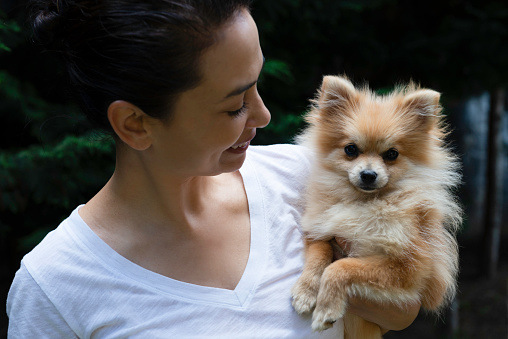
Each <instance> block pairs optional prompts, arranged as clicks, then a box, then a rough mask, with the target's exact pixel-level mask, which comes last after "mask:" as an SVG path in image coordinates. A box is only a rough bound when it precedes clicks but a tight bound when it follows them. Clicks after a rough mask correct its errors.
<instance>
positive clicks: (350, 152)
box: [344, 144, 358, 157]
mask: <svg viewBox="0 0 508 339" xmlns="http://www.w3.org/2000/svg"><path fill="white" fill-rule="evenodd" d="M344 152H345V153H346V155H347V156H349V157H356V156H358V147H356V145H355V144H349V145H347V146H346V147H344Z"/></svg>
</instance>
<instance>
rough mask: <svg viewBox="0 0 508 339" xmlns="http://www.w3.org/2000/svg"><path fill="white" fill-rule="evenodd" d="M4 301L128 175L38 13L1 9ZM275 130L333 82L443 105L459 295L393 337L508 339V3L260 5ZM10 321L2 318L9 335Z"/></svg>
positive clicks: (7, 5) (275, 136)
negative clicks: (459, 218)
mask: <svg viewBox="0 0 508 339" xmlns="http://www.w3.org/2000/svg"><path fill="white" fill-rule="evenodd" d="M0 4H1V6H0V118H1V123H2V126H3V128H2V132H1V133H0V258H1V261H0V300H1V301H2V305H4V303H3V302H4V301H5V298H6V296H7V291H8V288H9V286H10V283H11V281H12V279H13V276H14V273H15V272H16V270H17V269H18V267H19V261H20V260H21V258H22V256H23V255H24V254H25V253H27V252H28V251H30V250H31V249H32V248H33V247H34V246H35V245H36V244H37V243H38V242H39V241H40V240H41V239H42V238H43V237H44V235H45V234H46V233H47V232H48V231H50V230H52V229H53V228H55V227H56V226H57V225H58V224H59V222H60V221H61V220H63V219H64V218H65V217H67V216H68V215H69V213H70V212H71V211H72V209H74V207H75V206H77V205H78V204H81V203H85V202H86V201H87V200H88V199H89V198H91V197H92V196H93V195H94V194H95V193H96V192H97V191H98V190H99V189H100V188H101V187H102V186H103V185H104V184H105V182H106V181H107V180H108V179H109V176H110V175H111V173H112V171H113V168H114V147H113V142H112V140H111V139H110V138H109V137H107V136H104V135H101V134H100V133H97V132H94V131H93V130H91V129H90V126H89V125H88V124H87V123H86V122H85V121H84V120H83V118H82V117H81V115H80V114H79V110H78V108H77V107H76V106H75V105H74V104H73V103H71V102H70V100H69V99H68V95H67V87H68V86H67V84H66V80H65V77H63V76H62V67H61V65H60V64H59V63H58V62H57V61H56V60H55V59H53V56H52V55H50V54H49V53H41V51H40V49H39V48H38V47H37V46H35V45H34V44H33V43H32V42H31V37H30V30H29V26H28V25H27V23H26V18H25V15H26V13H25V1H19V0H16V1H14V0H1V2H0ZM253 16H254V18H255V19H256V21H257V24H258V28H259V31H260V37H261V44H262V47H263V52H264V55H265V57H266V66H265V69H264V71H263V73H262V77H261V82H260V84H259V90H260V92H261V95H262V97H263V99H264V101H265V103H266V105H267V107H268V108H269V109H270V111H271V112H272V123H271V124H270V125H269V127H267V128H266V129H265V130H264V131H262V132H260V133H259V134H258V137H257V138H256V142H257V143H260V144H270V143H279V142H291V141H292V138H293V136H294V135H295V134H296V133H297V132H298V131H299V130H300V129H301V128H302V127H303V123H302V119H301V115H302V114H303V113H304V112H305V111H306V110H307V108H308V105H309V99H310V98H312V97H313V96H314V93H315V91H316V89H317V88H318V86H319V85H320V82H321V79H322V76H323V75H325V74H347V75H348V76H349V77H350V78H351V79H352V80H353V82H355V83H357V84H364V83H368V84H369V86H370V87H371V88H372V89H375V90H378V91H379V92H381V93H383V92H386V91H389V90H390V89H391V88H393V86H394V85H396V84H400V83H406V82H408V81H409V80H411V79H412V80H414V81H416V82H418V83H420V84H421V85H422V86H424V87H429V88H432V89H435V90H437V91H439V92H441V93H442V104H443V106H444V108H445V110H444V112H445V114H446V115H447V117H448V121H449V123H450V124H451V126H452V127H453V133H452V134H451V136H450V143H451V144H452V145H453V146H454V147H455V149H456V151H457V152H458V153H459V154H460V156H461V158H462V161H463V174H464V184H463V186H462V187H461V189H460V192H459V196H460V198H461V201H462V203H463V205H464V207H465V210H466V219H465V221H464V225H463V228H462V231H461V233H460V235H459V241H460V246H461V275H460V281H459V294H458V296H457V299H456V300H455V302H454V304H453V305H452V307H450V309H449V310H447V312H445V313H444V314H443V315H442V316H441V317H439V318H438V317H436V316H433V315H429V314H425V313H424V312H422V313H421V314H420V315H419V317H418V319H417V320H416V321H415V323H414V324H413V325H412V326H411V327H409V328H408V329H406V330H404V331H401V332H393V333H389V334H387V335H386V338H489V339H490V338H507V337H508V312H507V302H508V298H507V289H508V280H507V277H508V274H507V272H508V250H507V248H506V246H504V247H503V244H506V243H507V236H508V227H507V223H508V185H504V183H505V181H506V180H507V178H508V175H507V174H506V173H507V172H508V171H507V169H508V160H507V157H508V147H507V146H508V95H507V89H508V2H507V1H506V0H497V1H489V0H483V1H472V0H469V1H465V0H439V1H438V0H428V1H397V0H358V1H342V0H275V1H274V0H257V1H255V2H254V9H253ZM6 328H7V317H6V315H5V311H0V337H5V336H6Z"/></svg>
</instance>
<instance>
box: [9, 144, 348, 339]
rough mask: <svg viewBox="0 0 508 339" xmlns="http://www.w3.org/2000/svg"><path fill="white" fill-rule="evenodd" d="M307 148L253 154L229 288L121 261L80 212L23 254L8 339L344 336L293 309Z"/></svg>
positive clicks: (258, 149) (261, 149) (259, 149)
mask: <svg viewBox="0 0 508 339" xmlns="http://www.w3.org/2000/svg"><path fill="white" fill-rule="evenodd" d="M309 165H310V163H309V158H308V156H307V155H306V150H305V149H304V148H302V147H300V146H294V145H273V146H251V147H250V148H249V150H248V152H247V159H246V162H245V164H244V165H243V167H242V168H241V170H240V172H241V174H242V177H243V180H244V185H245V189H246V192H247V198H248V201H249V211H250V220H251V246H250V254H249V259H248V263H247V266H246V268H245V272H244V273H243V276H242V278H241V280H240V282H239V283H238V286H236V288H235V289H234V290H226V289H220V288H213V287H205V286H198V285H193V284H189V283H185V282H181V281H177V280H174V279H170V278H168V277H165V276H162V275H159V274H157V273H154V272H152V271H149V270H146V269H144V268H142V267H140V266H138V265H136V264H134V263H132V262H131V261H129V260H127V259H126V258H124V257H122V256H121V255H119V254H118V253H117V252H115V251H114V250H113V249H112V248H111V247H109V246H108V245H107V244H106V243H105V242H103V241H102V240H101V239H100V238H99V237H98V236H97V235H96V234H95V233H94V232H93V231H92V230H91V229H90V228H89V227H88V226H87V225H86V224H85V222H84V221H83V220H82V219H81V217H80V216H79V214H78V209H79V207H78V208H76V210H74V212H72V214H71V215H70V216H69V218H67V219H66V220H64V221H63V222H62V223H61V224H60V226H59V227H58V228H57V229H56V230H54V231H52V232H51V233H49V234H48V235H47V236H46V238H45V239H44V240H43V241H42V242H41V243H40V244H39V245H38V246H36V247H35V248H34V249H33V250H32V251H31V252H30V253H28V254H27V255H26V256H25V257H24V258H23V261H22V262H21V268H20V269H19V271H18V272H17V274H16V277H15V279H14V282H13V284H12V286H11V290H10V291H9V296H8V300H7V313H8V315H9V320H10V321H9V338H13V339H14V338H76V337H79V338H143V339H145V338H151V339H152V338H153V339H156V338H277V339H280V338H334V339H337V338H342V337H343V334H342V333H343V324H342V322H340V321H339V322H337V323H335V325H334V327H333V328H332V329H329V330H326V331H324V332H322V333H313V332H312V331H311V318H310V316H306V317H302V316H300V315H298V314H296V312H295V311H294V310H293V308H292V306H291V293H290V290H291V287H292V286H293V284H294V283H295V282H296V279H297V278H298V276H299V275H300V273H301V270H302V267H303V241H302V233H301V231H300V228H299V223H300V217H301V212H302V208H301V200H300V198H301V192H302V189H303V186H304V183H305V181H306V178H307V176H308V172H309Z"/></svg>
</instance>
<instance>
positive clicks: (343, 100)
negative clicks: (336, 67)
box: [316, 75, 359, 113]
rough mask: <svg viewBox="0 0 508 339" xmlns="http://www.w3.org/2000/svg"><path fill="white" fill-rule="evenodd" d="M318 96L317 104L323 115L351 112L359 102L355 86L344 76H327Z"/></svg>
mask: <svg viewBox="0 0 508 339" xmlns="http://www.w3.org/2000/svg"><path fill="white" fill-rule="evenodd" d="M318 95H319V98H318V99H317V100H316V104H317V105H318V107H319V109H320V111H321V112H322V113H335V112H337V111H339V112H341V113H346V112H349V111H350V109H351V107H352V106H355V105H356V104H357V103H358V100H359V95H358V92H357V91H356V89H355V87H354V86H353V84H352V83H351V82H350V81H349V80H348V79H347V78H346V77H342V76H332V75H327V76H325V77H324V78H323V83H322V84H321V89H320V90H319V94H318Z"/></svg>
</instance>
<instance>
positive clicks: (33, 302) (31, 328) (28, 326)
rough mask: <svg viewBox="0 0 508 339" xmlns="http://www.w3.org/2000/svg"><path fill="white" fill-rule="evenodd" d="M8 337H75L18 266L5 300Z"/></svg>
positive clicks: (49, 302) (27, 274)
mask: <svg viewBox="0 0 508 339" xmlns="http://www.w3.org/2000/svg"><path fill="white" fill-rule="evenodd" d="M7 315H8V317H9V329H8V338H9V339H17V338H63V339H67V338H77V336H76V334H75V333H74V331H72V329H71V328H70V327H69V325H68V324H67V323H66V322H65V320H64V319H63V317H62V316H61V314H60V313H59V312H58V311H57V309H56V308H55V306H54V305H53V303H52V302H51V301H50V300H49V298H48V297H47V296H46V294H45V293H44V292H43V291H42V289H41V288H40V287H39V285H38V284H37V282H36V281H35V280H34V279H33V278H32V276H31V275H30V273H29V272H28V270H27V269H26V267H25V266H24V265H23V264H22V265H21V268H20V269H19V270H18V272H17V273H16V276H15V277H14V281H13V283H12V285H11V288H10V290H9V295H8V297H7Z"/></svg>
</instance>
